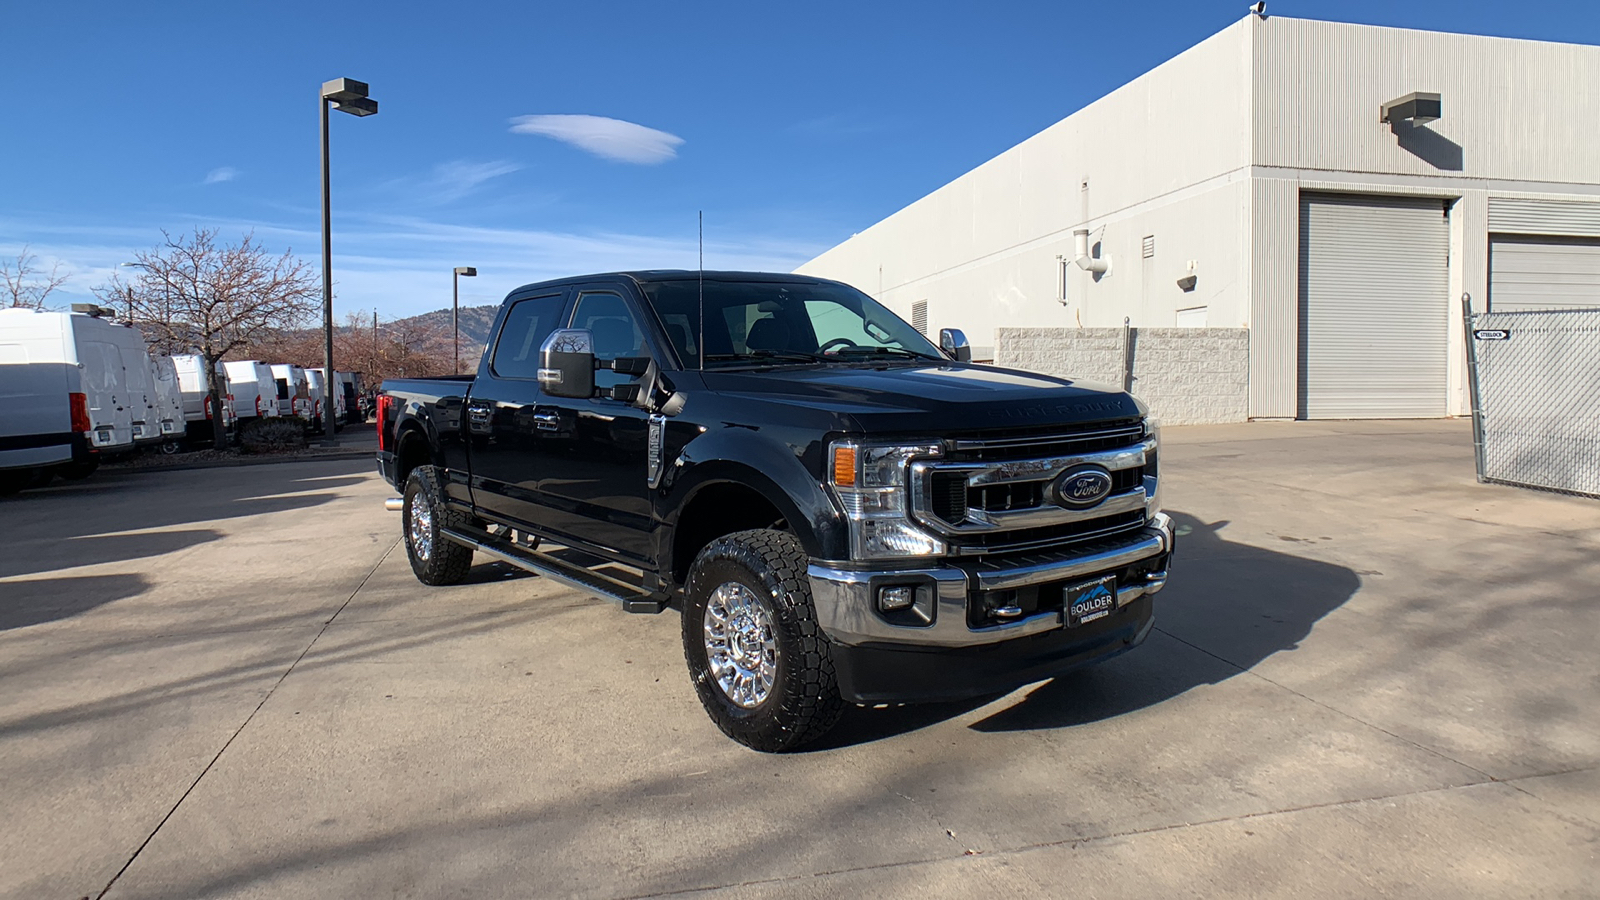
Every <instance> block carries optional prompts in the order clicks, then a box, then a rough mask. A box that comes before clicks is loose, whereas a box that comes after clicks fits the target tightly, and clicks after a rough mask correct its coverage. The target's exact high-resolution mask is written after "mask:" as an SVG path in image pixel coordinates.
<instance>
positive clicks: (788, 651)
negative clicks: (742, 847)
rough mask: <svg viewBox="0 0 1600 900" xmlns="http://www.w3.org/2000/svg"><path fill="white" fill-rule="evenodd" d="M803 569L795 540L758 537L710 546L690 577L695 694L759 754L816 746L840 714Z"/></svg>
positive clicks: (688, 636) (751, 534)
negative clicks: (810, 743)
mask: <svg viewBox="0 0 1600 900" xmlns="http://www.w3.org/2000/svg"><path fill="white" fill-rule="evenodd" d="M806 563H807V557H806V553H805V550H804V548H802V547H801V545H800V541H799V539H798V538H796V537H795V536H794V535H792V534H788V533H785V532H781V531H772V530H770V529H758V530H753V531H741V532H737V533H735V534H730V535H728V536H726V537H722V538H719V539H717V540H716V541H713V542H712V543H711V544H710V545H709V546H708V547H706V548H705V549H704V550H702V551H701V552H700V555H699V556H698V557H697V558H696V559H695V562H694V566H693V568H691V569H690V572H689V585H688V589H687V590H686V591H685V595H684V610H683V655H684V659H685V661H686V662H687V663H688V665H689V675H690V677H691V678H693V680H694V686H695V691H696V693H698V694H699V695H700V703H701V705H703V706H704V707H705V708H706V712H707V713H709V714H710V716H711V720H712V721H713V722H716V723H717V727H718V728H720V729H722V732H723V733H724V734H726V735H727V736H728V737H731V738H733V739H734V740H736V741H738V742H739V743H741V744H744V745H745V746H748V747H751V748H753V749H756V750H763V751H766V752H769V753H777V752H782V751H785V750H792V749H794V748H796V747H799V746H802V745H804V744H806V743H808V742H810V741H814V740H816V739H817V738H819V737H821V736H822V735H824V734H826V733H827V732H828V731H829V729H831V728H832V727H833V726H834V724H835V723H836V722H838V720H839V716H840V714H841V713H843V712H844V708H845V703H844V700H843V699H841V698H840V696H839V684H838V681H837V679H836V677H835V675H834V669H833V658H832V656H831V655H830V654H829V647H828V641H827V638H826V637H824V636H823V634H822V630H821V629H820V628H819V627H818V626H817V614H816V609H815V608H814V607H813V605H812V602H811V581H810V579H809V578H808V577H807V576H806Z"/></svg>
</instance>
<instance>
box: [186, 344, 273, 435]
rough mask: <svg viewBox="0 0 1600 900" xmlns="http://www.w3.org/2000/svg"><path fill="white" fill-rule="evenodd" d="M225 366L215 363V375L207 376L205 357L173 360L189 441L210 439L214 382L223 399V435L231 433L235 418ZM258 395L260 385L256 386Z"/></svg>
mask: <svg viewBox="0 0 1600 900" xmlns="http://www.w3.org/2000/svg"><path fill="white" fill-rule="evenodd" d="M226 365H227V364H226V363H222V362H219V363H217V368H216V371H215V373H214V374H210V375H208V374H207V372H206V361H205V357H203V356H200V355H198V354H188V355H184V356H174V357H172V366H173V368H174V369H176V370H177V373H178V387H179V388H180V389H181V391H182V397H183V421H184V428H185V433H186V435H187V436H188V439H189V440H190V441H200V442H204V441H209V440H211V439H212V433H213V428H212V425H211V418H212V414H213V412H214V410H212V408H211V381H212V379H213V378H215V379H216V381H217V394H218V395H219V396H220V397H221V398H222V429H223V431H224V432H225V433H230V432H232V431H233V428H234V424H235V421H236V416H235V415H234V407H233V394H232V393H231V390H232V388H230V387H229V382H228V372H227V369H226V368H225V367H226ZM257 394H258V395H259V384H258V386H257Z"/></svg>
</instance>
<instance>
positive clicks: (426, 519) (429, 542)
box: [410, 497, 433, 562]
mask: <svg viewBox="0 0 1600 900" xmlns="http://www.w3.org/2000/svg"><path fill="white" fill-rule="evenodd" d="M420 500H422V498H421V497H412V498H411V532H410V533H411V552H413V553H415V554H416V555H417V559H420V560H422V561H423V562H427V561H428V559H429V558H430V557H432V556H433V510H432V509H431V508H429V506H428V504H427V503H426V502H418V501H420Z"/></svg>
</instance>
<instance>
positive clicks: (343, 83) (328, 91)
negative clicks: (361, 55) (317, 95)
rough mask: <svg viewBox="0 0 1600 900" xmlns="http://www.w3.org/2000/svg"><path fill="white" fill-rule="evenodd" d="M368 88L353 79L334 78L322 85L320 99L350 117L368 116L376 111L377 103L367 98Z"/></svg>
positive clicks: (363, 83) (361, 82)
mask: <svg viewBox="0 0 1600 900" xmlns="http://www.w3.org/2000/svg"><path fill="white" fill-rule="evenodd" d="M368 90H370V88H369V87H368V86H367V83H366V82H365V81H356V80H355V79H354V78H335V79H334V80H332V81H324V82H323V83H322V99H324V100H328V101H331V102H332V103H333V108H334V109H337V110H339V111H340V112H347V113H349V114H350V115H352V116H370V115H374V114H376V113H377V111H378V101H376V100H373V99H372V98H370V97H368V96H367V91H368Z"/></svg>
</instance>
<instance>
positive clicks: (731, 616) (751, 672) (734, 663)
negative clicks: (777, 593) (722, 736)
mask: <svg viewBox="0 0 1600 900" xmlns="http://www.w3.org/2000/svg"><path fill="white" fill-rule="evenodd" d="M705 639H706V661H707V662H708V663H709V664H710V666H711V678H712V680H713V681H715V682H716V683H717V689H718V690H720V691H722V695H723V696H724V697H727V698H728V699H729V700H731V701H733V703H734V705H736V706H739V707H741V708H743V709H754V708H756V707H758V706H760V705H761V704H763V703H765V702H766V701H767V698H768V697H770V696H771V695H772V684H773V682H774V681H776V680H777V677H778V641H777V639H776V638H775V637H773V634H772V614H771V613H770V612H769V611H768V609H767V604H765V603H763V602H761V598H759V597H757V596H756V594H755V592H754V591H752V590H750V589H749V588H747V587H745V586H744V585H742V584H740V583H738V582H736V581H730V582H727V583H726V584H723V585H722V586H720V587H718V588H717V589H716V590H714V591H712V592H711V596H710V598H708V599H707V600H706V618H705Z"/></svg>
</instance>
